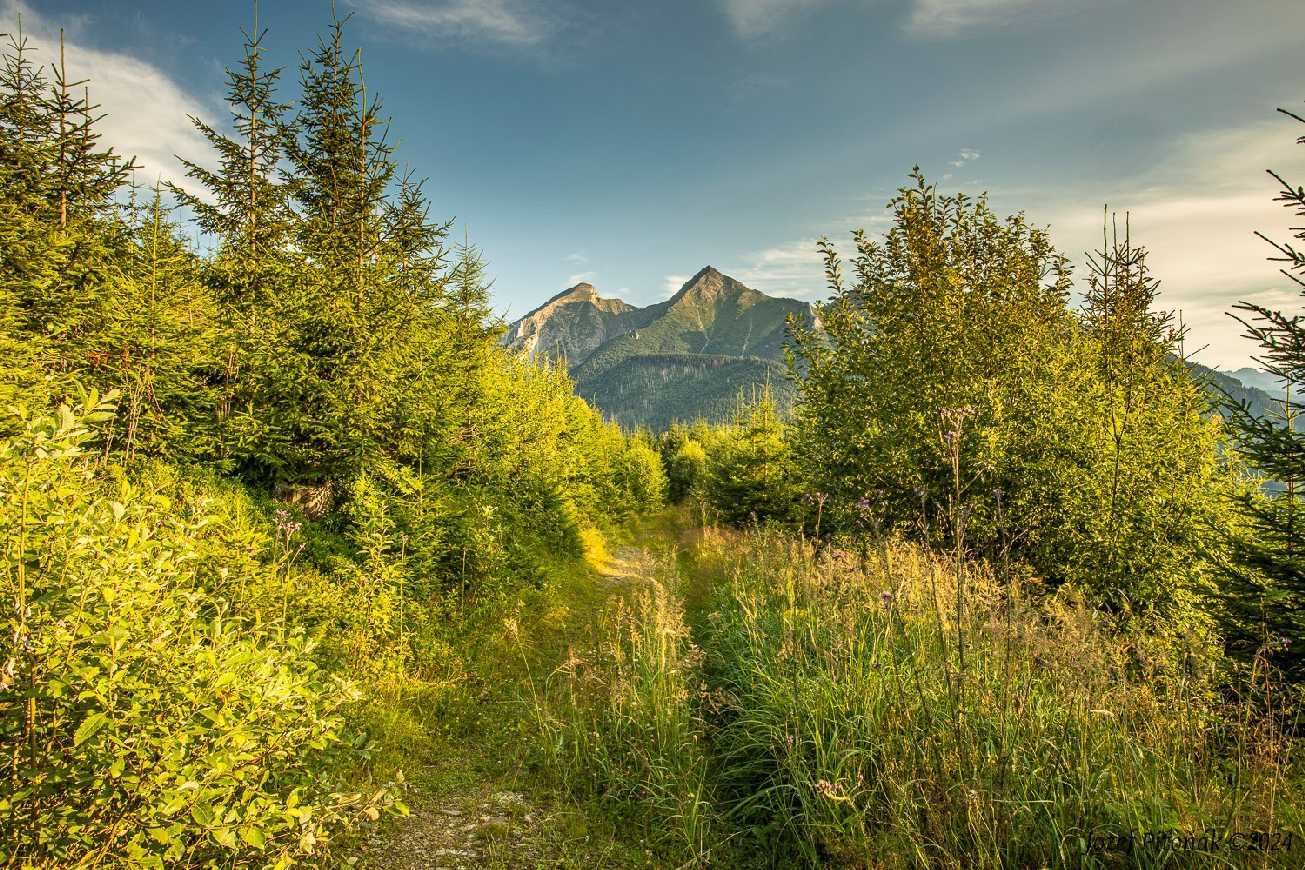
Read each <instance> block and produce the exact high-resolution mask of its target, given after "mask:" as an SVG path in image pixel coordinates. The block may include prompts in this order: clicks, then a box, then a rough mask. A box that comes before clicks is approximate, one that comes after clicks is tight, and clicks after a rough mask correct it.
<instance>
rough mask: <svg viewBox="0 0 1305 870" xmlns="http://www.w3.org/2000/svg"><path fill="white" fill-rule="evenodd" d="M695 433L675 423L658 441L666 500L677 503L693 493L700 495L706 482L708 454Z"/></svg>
mask: <svg viewBox="0 0 1305 870" xmlns="http://www.w3.org/2000/svg"><path fill="white" fill-rule="evenodd" d="M694 434H695V433H694V432H692V431H690V430H689V429H688V428H686V427H685V426H683V425H682V424H676V425H675V426H672V427H671V428H670V430H669V431H667V432H665V433H664V434H663V435H662V436H661V438H660V439H659V444H658V447H659V451H660V453H661V457H662V465H663V467H664V468H665V469H666V482H667V497H668V498H669V500H670V501H671V502H673V503H675V504H679V503H680V502H682V501H684V500H685V499H686V498H688V497H689V496H690V494H695V493H697V494H701V492H702V487H703V486H704V483H705V481H706V479H707V452H706V450H704V449H703V446H702V442H700V441H699V440H697V439H696V438H694Z"/></svg>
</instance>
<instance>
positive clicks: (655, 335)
mask: <svg viewBox="0 0 1305 870" xmlns="http://www.w3.org/2000/svg"><path fill="white" fill-rule="evenodd" d="M789 315H793V316H794V317H796V318H798V319H799V320H801V321H802V322H804V323H807V324H811V323H813V322H814V321H815V312H814V310H813V308H812V306H811V305H810V304H809V303H807V302H801V301H799V300H797V299H783V298H777V297H774V296H767V295H766V294H765V293H762V292H760V291H758V290H753V289H752V288H751V287H746V286H744V285H743V284H741V283H739V282H738V281H736V280H734V279H733V278H731V277H729V276H728V275H723V274H721V273H720V272H719V271H717V270H716V269H714V268H712V267H711V266H707V267H706V268H704V269H702V270H701V271H699V272H698V274H696V275H694V276H693V277H692V278H690V279H689V280H688V282H686V283H685V284H684V286H683V287H681V288H680V289H679V291H678V292H677V293H676V294H675V295H674V296H672V297H671V298H670V299H668V300H666V301H665V302H658V303H657V304H655V305H649V306H647V307H645V308H638V307H635V306H633V305H630V304H629V303H628V302H624V301H622V300H620V299H605V298H603V297H602V296H600V295H599V294H598V291H597V290H596V289H595V288H594V286H593V285H592V284H585V283H581V284H577V285H575V286H574V287H571V288H569V289H567V290H564V291H562V292H561V293H559V294H557V295H556V296H554V297H553V298H552V299H549V300H548V301H547V302H545V303H544V304H543V305H541V306H539V307H538V308H536V309H535V310H534V311H531V312H530V313H529V314H527V315H526V316H525V317H522V318H521V319H520V320H517V321H516V322H515V323H513V324H512V325H511V326H510V327H509V328H508V331H507V334H506V335H505V336H504V337H503V343H504V344H506V345H507V346H508V347H510V348H512V349H513V350H517V351H521V352H525V353H528V354H530V355H532V356H544V357H548V358H550V359H558V360H565V361H566V364H567V368H568V370H569V371H570V373H571V377H572V378H573V379H574V380H575V384H576V392H577V393H579V394H580V395H581V396H583V397H584V398H585V399H586V400H587V401H588V402H590V403H591V404H593V405H594V406H596V407H598V408H600V409H602V411H603V412H604V413H605V414H607V416H608V417H610V418H611V419H613V420H616V421H617V422H618V423H620V424H621V425H623V426H626V427H635V426H647V427H649V428H650V429H653V430H654V431H660V430H662V429H665V428H667V427H668V426H670V424H671V423H672V422H674V421H676V420H684V421H692V420H696V419H699V418H701V419H706V420H712V421H721V420H725V419H728V418H729V416H730V415H731V414H732V413H733V412H734V410H735V408H736V407H737V405H738V400H739V397H740V395H742V396H743V397H744V398H745V399H750V398H751V396H752V395H753V394H754V393H755V392H757V391H758V390H760V389H761V388H762V387H763V386H769V388H770V390H771V393H772V395H773V396H774V398H775V399H776V401H777V402H778V403H779V405H780V406H781V407H782V408H788V407H789V406H790V405H791V404H792V401H793V396H794V387H793V384H792V382H790V381H789V380H788V378H787V368H786V367H785V365H784V352H783V346H784V341H785V338H786V331H785V324H786V322H787V319H788V317H789ZM1188 367H1189V368H1190V369H1191V371H1192V373H1193V375H1195V376H1196V377H1197V379H1198V380H1200V381H1201V382H1202V383H1205V384H1207V387H1208V389H1209V390H1210V393H1211V396H1212V397H1216V398H1217V397H1219V396H1220V390H1222V391H1226V392H1227V393H1228V394H1229V395H1230V396H1232V397H1233V399H1235V400H1238V401H1245V402H1246V403H1247V404H1248V405H1249V406H1250V408H1251V410H1252V411H1253V412H1254V413H1255V414H1257V415H1259V416H1264V415H1270V414H1276V413H1277V412H1278V409H1279V407H1280V406H1279V405H1278V402H1279V401H1280V400H1281V386H1280V385H1279V386H1277V387H1276V388H1275V384H1277V383H1278V382H1277V381H1276V380H1275V379H1274V378H1273V377H1272V376H1271V375H1269V374H1267V373H1265V372H1262V371H1260V370H1259V369H1252V368H1244V369H1239V370H1237V371H1236V372H1233V373H1231V374H1230V373H1227V372H1220V371H1216V370H1214V369H1210V368H1207V367H1205V366H1202V365H1200V364H1198V363H1190V362H1189V363H1188ZM1303 423H1305V421H1303Z"/></svg>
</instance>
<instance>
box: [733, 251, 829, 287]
mask: <svg viewBox="0 0 1305 870" xmlns="http://www.w3.org/2000/svg"><path fill="white" fill-rule="evenodd" d="M816 245H817V240H816V239H815V238H805V239H798V240H796V241H793V242H788V243H786V244H781V245H775V246H772V247H769V248H763V249H762V250H759V251H754V252H752V253H750V254H747V255H745V256H744V257H742V258H740V259H741V263H740V264H739V265H738V266H737V267H736V268H734V269H733V270H732V271H731V272H730V274H732V275H733V276H734V277H736V278H737V279H738V280H740V281H742V282H743V283H744V284H746V285H748V286H749V287H752V288H754V289H756V290H760V291H761V292H763V293H767V294H770V295H772V296H791V297H795V298H798V299H807V300H816V299H821V298H823V297H824V296H826V295H827V291H826V289H825V279H824V258H823V257H822V256H821V254H820V250H819V249H818V248H817V247H816Z"/></svg>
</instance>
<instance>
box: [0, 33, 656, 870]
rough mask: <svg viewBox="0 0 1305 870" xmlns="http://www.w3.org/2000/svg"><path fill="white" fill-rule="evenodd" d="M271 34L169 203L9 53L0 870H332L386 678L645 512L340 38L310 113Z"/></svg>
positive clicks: (646, 499)
mask: <svg viewBox="0 0 1305 870" xmlns="http://www.w3.org/2000/svg"><path fill="white" fill-rule="evenodd" d="M262 39H263V34H262V33H253V34H251V35H250V36H249V37H248V40H247V43H246V45H245V52H244V56H243V58H242V61H241V63H240V64H239V65H238V66H236V67H235V68H233V69H232V70H231V71H230V72H229V73H228V91H227V100H228V105H229V107H230V110H231V117H230V119H229V124H228V125H225V126H224V127H223V128H222V129H229V130H230V133H226V132H222V130H220V129H218V128H216V127H211V126H208V125H206V124H204V123H203V122H201V121H198V120H196V121H195V124H196V126H197V127H198V129H199V130H200V132H201V133H203V135H204V137H205V138H206V139H207V140H208V142H209V144H210V145H211V149H210V151H209V153H207V154H194V155H181V156H182V157H183V158H184V159H186V161H187V162H186V166H187V168H188V174H189V178H188V179H187V180H185V182H184V183H183V184H180V185H166V186H163V187H160V186H157V185H156V186H155V187H154V188H153V189H142V188H140V187H137V186H135V185H134V184H132V181H133V166H132V163H131V162H130V161H129V160H126V159H124V158H122V157H121V156H119V155H117V154H115V153H114V152H113V151H112V150H111V149H109V148H107V147H105V146H104V145H103V144H102V143H101V141H100V136H99V127H98V122H99V120H100V119H99V117H98V115H97V111H96V108H95V106H94V104H93V103H92V102H91V97H90V96H89V93H88V90H87V88H86V87H84V86H83V84H82V83H81V82H79V81H75V80H73V78H72V76H71V75H70V74H68V73H66V72H65V68H64V66H63V65H62V62H61V63H60V64H58V65H56V66H55V67H54V68H53V69H52V70H51V71H48V72H47V71H46V70H45V69H44V65H43V64H42V63H40V62H38V61H37V60H36V58H37V57H38V56H45V55H44V54H41V55H38V53H37V47H35V46H29V45H28V44H27V43H26V41H25V40H24V39H23V38H22V37H21V36H20V35H17V34H16V35H14V36H13V37H11V38H10V41H9V44H8V46H7V48H6V49H5V50H4V52H3V70H2V72H0V312H2V315H0V316H3V322H2V323H0V347H2V348H3V355H4V358H3V367H2V369H0V384H2V385H0V390H2V391H3V396H0V405H2V406H3V407H4V408H5V409H6V410H5V412H4V416H3V424H0V425H2V426H3V429H2V431H0V438H2V440H0V496H2V498H0V528H2V529H3V537H4V541H5V551H4V565H5V568H4V574H3V580H2V581H0V582H2V583H3V586H4V591H3V595H4V599H5V612H4V616H3V621H4V641H3V646H2V647H0V649H2V650H3V652H2V653H0V664H2V665H3V676H2V677H0V711H2V713H3V715H2V716H0V745H2V746H3V747H4V752H3V758H0V768H2V769H0V780H2V781H3V783H4V787H3V788H0V843H2V844H3V845H0V853H2V854H3V856H4V861H5V862H6V863H8V864H13V863H15V862H16V863H17V864H19V865H22V866H60V867H63V866H73V865H78V866H83V865H84V866H97V865H98V866H125V865H133V866H155V867H165V866H166V867H177V866H211V865H214V864H217V865H223V866H230V865H231V864H232V863H233V862H234V863H242V862H246V861H252V860H257V861H258V862H259V863H264V864H267V865H269V866H287V865H289V864H291V863H294V862H297V861H303V860H307V861H309V862H310V863H316V862H319V861H321V860H324V858H323V856H324V855H326V854H327V850H328V848H329V844H330V840H331V837H332V834H333V833H335V832H336V831H339V830H341V829H344V828H347V827H348V826H349V825H350V824H351V823H352V822H355V821H359V820H363V821H365V820H367V819H374V818H376V817H377V816H378V815H379V814H380V813H381V812H382V811H383V810H385V809H386V808H387V807H390V806H392V805H394V802H395V793H394V792H393V791H392V790H391V791H387V790H386V789H385V787H384V786H385V784H384V783H377V784H376V785H375V788H374V789H373V790H372V791H370V792H368V793H366V794H362V793H358V792H346V791H342V790H341V782H342V777H343V773H342V771H346V770H347V769H349V768H350V767H351V766H353V767H356V766H357V765H359V764H363V763H365V760H366V755H367V752H368V739H367V736H366V732H365V730H364V729H363V727H362V720H363V718H364V717H365V716H366V714H367V710H368V709H369V707H371V706H373V705H375V704H377V703H379V701H378V700H377V698H378V697H380V696H382V695H383V693H384V692H385V691H386V688H387V687H388V686H392V685H395V684H398V683H402V682H403V681H420V680H421V679H422V678H423V676H424V675H426V674H428V673H429V672H430V670H431V668H432V667H436V666H438V665H440V664H441V663H440V662H438V661H433V660H434V659H436V658H438V655H437V650H438V649H441V648H442V647H441V646H440V644H439V643H437V642H436V640H435V638H436V637H437V636H439V637H443V635H441V634H440V632H442V631H444V630H445V629H446V624H447V623H449V622H450V621H454V620H457V619H459V618H462V616H464V615H465V614H467V613H468V612H474V611H475V610H476V609H477V608H481V609H484V608H491V607H493V606H494V605H493V602H494V601H496V600H497V599H496V595H498V594H499V593H500V592H502V591H503V590H506V589H509V588H511V587H512V586H514V585H519V584H534V585H540V584H544V583H546V582H547V581H548V572H549V570H550V569H549V565H550V564H552V563H557V562H559V561H560V560H565V559H567V558H573V557H574V556H576V555H577V554H578V553H579V551H580V549H581V547H582V534H583V533H584V532H585V530H586V529H588V528H591V527H592V526H594V525H595V524H598V523H610V522H619V521H620V520H621V518H623V517H626V516H628V515H630V514H632V513H634V512H638V511H644V510H647V509H649V508H652V507H655V506H657V505H658V504H660V501H661V498H662V493H663V489H664V478H663V476H662V474H661V468H660V464H659V461H658V457H657V455H656V453H655V452H654V451H653V450H652V449H651V447H650V445H649V444H648V443H647V442H646V439H645V440H641V439H639V438H635V437H627V436H626V435H624V434H623V433H622V432H621V431H620V430H619V429H618V428H617V427H616V426H614V425H612V424H609V423H605V422H604V421H603V420H602V419H601V417H600V416H599V415H598V414H597V413H596V412H594V411H593V410H591V409H590V408H589V407H588V406H587V405H585V403H584V402H583V401H582V400H581V399H579V398H577V397H575V396H574V395H573V392H572V386H571V383H570V381H569V380H568V378H567V376H566V374H565V373H564V372H563V371H561V370H557V369H553V368H548V367H536V366H535V365H533V364H530V363H528V362H526V361H524V360H522V359H518V358H515V357H512V356H509V355H508V354H506V353H505V352H504V351H502V350H501V349H499V348H498V346H497V338H498V335H499V331H500V327H499V325H498V324H497V323H496V322H495V321H494V319H493V318H492V317H491V313H490V310H489V297H488V286H487V282H486V279H485V277H484V267H483V265H482V263H481V261H480V259H479V256H478V253H477V251H476V250H475V248H474V247H473V246H471V245H469V244H466V243H463V244H456V245H455V244H452V243H451V242H450V240H449V238H448V235H449V224H448V223H446V222H442V221H438V220H435V219H433V218H432V217H431V216H430V206H429V203H428V201H427V199H426V197H425V195H424V193H423V191H422V186H421V184H420V182H419V181H418V180H416V179H415V178H413V177H412V176H411V175H409V174H404V173H402V172H401V171H400V170H399V168H398V164H397V163H396V157H395V154H394V151H393V148H392V146H391V145H390V144H389V142H388V139H387V134H388V125H387V121H386V120H385V118H384V116H383V115H382V109H381V104H380V101H379V99H378V98H377V97H376V96H375V95H374V94H373V93H372V92H371V91H369V90H367V88H366V87H365V86H364V82H363V70H362V67H361V65H360V63H359V60H358V56H357V55H356V54H355V53H354V51H353V49H352V48H350V47H349V46H348V45H347V44H346V41H345V29H344V24H343V23H342V22H340V21H335V22H334V23H333V24H332V26H331V27H330V28H329V29H328V30H327V31H326V33H325V34H324V35H323V36H322V37H321V39H320V40H319V42H318V44H317V45H316V46H315V47H314V48H313V49H312V50H311V51H309V52H307V53H306V54H305V56H304V59H303V63H302V66H301V68H300V70H299V81H298V87H297V88H295V89H294V90H296V92H297V96H296V98H295V99H293V100H291V99H290V98H288V97H287V96H285V92H286V91H287V90H290V89H289V88H287V87H286V83H285V82H283V81H282V80H281V73H280V70H276V69H269V68H267V65H266V63H265V60H264V49H263V45H262ZM39 48H40V51H42V52H48V51H50V50H51V48H55V47H52V46H41V47H39ZM69 62H70V64H71V65H75V63H76V58H70V59H69ZM92 85H93V83H92ZM177 206H180V207H183V208H185V209H186V210H187V211H188V212H189V214H190V215H192V216H193V221H194V223H195V224H197V225H198V227H199V229H200V230H201V231H202V233H203V238H204V239H205V240H206V241H207V243H208V244H207V246H206V247H205V249H204V250H196V248H195V247H194V246H193V245H191V244H189V243H188V241H187V240H188V238H190V237H191V230H190V229H189V226H188V224H187V225H183V224H182V223H180V222H179V221H178V220H177V219H176V218H175V217H174V215H175V211H174V209H175V208H176V207H177ZM550 560H551V561H550Z"/></svg>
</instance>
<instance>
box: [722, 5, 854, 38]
mask: <svg viewBox="0 0 1305 870" xmlns="http://www.w3.org/2000/svg"><path fill="white" fill-rule="evenodd" d="M723 2H724V11H725V16H726V18H728V19H729V22H730V26H731V27H733V28H734V32H735V33H736V34H738V35H739V36H741V37H743V38H744V39H755V38H757V37H759V36H765V35H767V34H770V33H772V32H774V31H776V30H778V29H779V28H781V27H783V26H784V25H785V24H787V23H788V21H789V20H790V19H791V18H792V17H793V16H794V15H797V14H798V13H801V12H805V11H807V10H809V9H812V8H814V7H817V6H822V5H824V4H825V3H827V2H828V0H723Z"/></svg>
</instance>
